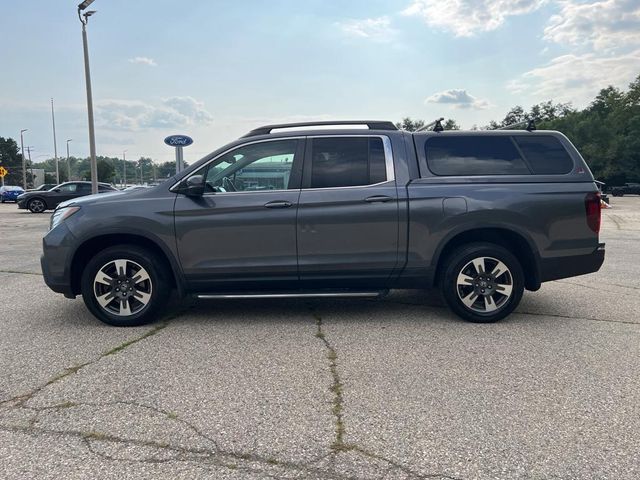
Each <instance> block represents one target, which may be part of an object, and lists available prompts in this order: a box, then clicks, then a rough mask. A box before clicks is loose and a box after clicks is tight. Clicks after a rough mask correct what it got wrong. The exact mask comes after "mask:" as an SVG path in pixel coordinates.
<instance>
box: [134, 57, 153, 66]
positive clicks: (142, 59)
mask: <svg viewBox="0 0 640 480" xmlns="http://www.w3.org/2000/svg"><path fill="white" fill-rule="evenodd" d="M129 63H137V64H140V65H148V66H150V67H157V66H158V64H157V63H156V61H155V60H154V59H153V58H149V57H133V58H130V59H129Z"/></svg>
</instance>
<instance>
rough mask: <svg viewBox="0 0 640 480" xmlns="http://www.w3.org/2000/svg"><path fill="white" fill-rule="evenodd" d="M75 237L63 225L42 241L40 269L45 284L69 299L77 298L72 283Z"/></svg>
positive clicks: (51, 231)
mask: <svg viewBox="0 0 640 480" xmlns="http://www.w3.org/2000/svg"><path fill="white" fill-rule="evenodd" d="M74 242H75V237H74V236H73V234H72V233H71V232H70V231H69V229H68V228H67V226H66V225H65V224H64V223H62V224H61V225H58V226H57V227H56V228H54V229H53V230H50V231H49V233H47V234H46V235H45V236H44V238H43V239H42V256H41V257H40V267H41V268H42V276H43V277H44V283H46V284H47V286H48V287H49V288H50V289H51V290H53V291H54V292H57V293H62V294H64V296H65V297H67V298H75V294H74V293H73V286H72V281H71V255H72V253H73V249H72V245H73V244H74Z"/></svg>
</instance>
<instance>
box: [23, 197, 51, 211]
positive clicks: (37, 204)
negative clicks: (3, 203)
mask: <svg viewBox="0 0 640 480" xmlns="http://www.w3.org/2000/svg"><path fill="white" fill-rule="evenodd" d="M27 208H28V209H29V211H30V212H31V213H42V212H44V211H45V210H46V209H47V205H46V204H45V203H44V200H41V199H39V198H34V199H31V200H29V203H28V204H27Z"/></svg>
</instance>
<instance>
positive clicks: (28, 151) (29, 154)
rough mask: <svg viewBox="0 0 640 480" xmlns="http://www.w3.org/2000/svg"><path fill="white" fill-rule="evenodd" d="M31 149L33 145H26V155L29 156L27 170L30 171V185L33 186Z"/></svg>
mask: <svg viewBox="0 0 640 480" xmlns="http://www.w3.org/2000/svg"><path fill="white" fill-rule="evenodd" d="M31 150H33V147H27V156H28V157H29V171H30V172H31V186H32V187H35V186H36V185H35V182H34V181H33V162H32V161H31Z"/></svg>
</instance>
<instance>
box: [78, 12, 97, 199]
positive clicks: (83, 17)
mask: <svg viewBox="0 0 640 480" xmlns="http://www.w3.org/2000/svg"><path fill="white" fill-rule="evenodd" d="M93 1H94V0H84V1H83V2H82V3H80V4H79V5H78V18H79V19H80V23H82V46H83V49H84V80H85V83H86V89H87V115H88V117H89V154H90V156H91V193H98V166H97V163H96V132H95V130H94V125H93V95H92V93H91V72H90V70H89V46H88V44H87V22H88V21H89V17H90V16H91V15H93V14H94V13H96V11H95V10H89V11H88V12H85V13H82V12H83V11H84V10H85V9H86V8H87V7H88V6H89V5H91V4H92V3H93Z"/></svg>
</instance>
